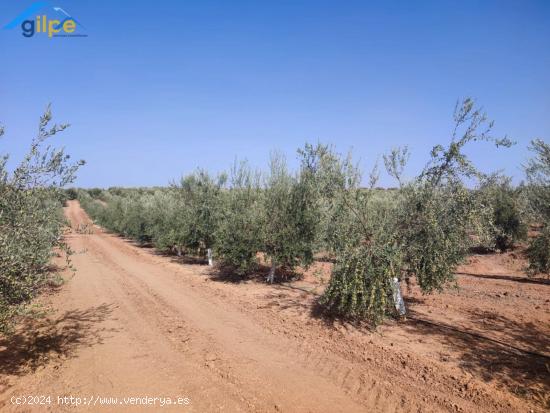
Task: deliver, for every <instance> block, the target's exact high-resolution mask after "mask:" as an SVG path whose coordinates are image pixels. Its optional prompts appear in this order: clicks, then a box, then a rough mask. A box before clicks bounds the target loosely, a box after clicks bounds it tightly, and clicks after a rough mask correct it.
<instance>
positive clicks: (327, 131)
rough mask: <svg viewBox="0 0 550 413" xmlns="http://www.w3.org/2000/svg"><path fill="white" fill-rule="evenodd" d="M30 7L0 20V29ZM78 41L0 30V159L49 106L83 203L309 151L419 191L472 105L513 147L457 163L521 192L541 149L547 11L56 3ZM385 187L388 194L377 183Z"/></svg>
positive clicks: (515, 5) (480, 149) (484, 5)
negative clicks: (354, 161)
mask: <svg viewBox="0 0 550 413" xmlns="http://www.w3.org/2000/svg"><path fill="white" fill-rule="evenodd" d="M32 3H33V2H32V1H26V0H25V1H20V0H18V1H15V0H12V1H10V0H4V1H2V2H1V3H0V27H3V26H4V25H5V24H7V23H9V22H10V21H11V20H12V19H13V18H14V17H16V16H17V15H18V14H19V13H21V12H22V11H23V10H24V9H25V8H26V7H28V6H30V5H31V4H32ZM50 3H51V5H52V6H59V7H62V8H63V9H64V10H66V11H67V12H68V13H70V14H71V15H72V16H74V17H75V18H76V19H77V20H78V21H79V22H80V23H82V24H83V25H84V26H85V29H86V30H85V31H86V33H87V34H88V37H86V38H53V39H48V38H47V37H45V36H33V37H31V38H26V37H23V36H22V35H21V30H20V28H16V29H13V30H1V29H0V53H1V63H0V122H1V123H2V124H4V125H5V127H6V136H5V137H4V138H3V139H2V141H0V152H10V153H11V154H12V156H13V157H14V158H15V159H17V158H19V157H20V156H21V155H22V153H23V150H24V149H25V148H26V147H27V146H28V143H29V141H30V139H31V137H32V136H33V134H34V133H35V131H36V125H37V119H38V117H39V115H40V113H41V112H42V110H43V108H44V107H45V105H46V104H47V103H48V102H52V105H53V111H54V115H55V119H56V120H58V121H69V122H70V123H71V124H72V126H71V128H70V129H69V130H68V131H66V132H65V133H64V134H63V137H60V138H59V139H58V144H60V145H65V146H66V148H67V151H68V152H69V153H71V154H72V155H73V157H75V158H84V159H85V160H86V161H87V162H88V164H87V165H86V166H85V167H84V168H83V169H82V170H81V171H80V173H79V178H78V180H77V182H76V184H77V185H79V186H84V187H90V186H112V185H124V186H134V185H144V186H145V185H163V184H167V183H168V182H169V181H170V180H171V179H174V178H177V177H179V176H181V174H184V173H188V172H191V171H192V170H194V169H195V168H196V167H199V166H202V167H205V168H206V169H209V170H211V171H213V172H215V171H219V170H221V169H225V168H227V167H228V166H229V165H230V164H231V163H232V161H233V159H234V158H235V157H239V158H247V159H249V160H250V161H251V163H252V164H253V165H255V166H259V167H262V166H265V165H266V163H267V159H268V157H269V152H270V150H273V149H278V150H281V151H283V152H284V153H286V154H287V156H288V158H289V160H293V159H294V158H295V150H296V148H298V147H299V146H301V145H303V143H304V142H305V141H311V142H316V141H321V142H326V143H333V144H335V146H336V148H337V149H338V150H339V151H341V152H346V151H347V150H348V149H349V148H353V149H354V154H355V157H357V158H360V159H361V162H362V165H363V166H364V167H365V169H367V168H370V166H371V165H372V164H373V162H374V161H375V160H376V159H377V157H378V156H379V155H380V154H382V153H384V152H386V151H388V150H389V149H391V147H392V146H396V145H405V144H407V145H409V147H410V150H411V151H412V157H411V161H410V164H409V167H408V175H414V174H416V173H417V172H418V171H419V170H420V169H421V168H422V166H423V165H424V163H425V162H426V161H427V159H428V153H429V150H430V149H431V147H432V146H433V145H434V144H436V143H441V142H447V141H448V140H449V132H450V130H451V127H452V118H451V115H452V110H453V108H454V104H455V102H456V100H457V99H458V98H460V97H465V96H472V97H474V98H476V100H477V101H478V102H479V103H480V104H482V105H483V106H484V108H485V109H486V111H487V112H488V114H489V116H490V117H491V118H493V119H495V121H496V126H495V132H496V133H497V134H508V135H509V136H510V137H511V138H513V139H514V140H516V141H517V142H518V144H517V145H516V146H515V147H513V148H511V149H507V150H506V149H503V150H498V151H495V150H493V149H492V147H489V146H487V145H479V146H475V147H474V150H472V151H470V153H471V154H472V158H473V159H474V161H475V162H476V163H477V164H478V165H479V166H480V167H481V168H482V169H483V170H485V171H489V170H493V169H504V170H505V172H506V173H507V174H509V175H513V176H514V177H515V179H516V182H518V181H519V180H520V179H521V177H522V172H521V169H520V164H521V163H522V162H524V161H525V159H526V157H527V156H528V153H527V150H526V147H527V145H528V142H529V140H530V139H532V138H535V137H539V138H542V139H544V140H546V141H549V140H550V1H547V0H543V1H528V0H521V1H520V0H518V1H500V0H499V1H452V2H451V1H433V2H432V1H380V2H367V1H358V2H351V1H331V2H327V1H320V0H313V1H282V0H277V1H209V0H201V1H165V0H157V1H138V0H134V1H107V0H94V1H83V0H59V1H57V0H55V1H51V2H50ZM381 184H382V185H391V184H392V182H391V181H390V179H389V178H386V177H383V178H382V182H381Z"/></svg>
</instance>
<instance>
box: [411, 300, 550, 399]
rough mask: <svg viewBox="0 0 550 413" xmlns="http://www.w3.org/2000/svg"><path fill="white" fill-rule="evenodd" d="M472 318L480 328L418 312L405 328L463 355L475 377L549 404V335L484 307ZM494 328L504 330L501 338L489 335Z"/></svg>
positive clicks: (463, 363)
mask: <svg viewBox="0 0 550 413" xmlns="http://www.w3.org/2000/svg"><path fill="white" fill-rule="evenodd" d="M470 316H471V319H472V321H473V322H474V323H477V325H479V326H480V328H479V329H476V331H470V330H468V329H466V328H462V327H455V326H452V325H447V324H445V323H441V322H436V321H431V320H427V319H425V318H423V316H420V315H418V316H417V315H416V314H415V313H414V312H412V313H411V314H410V317H409V318H408V320H407V321H406V322H404V323H403V328H404V329H405V330H406V331H409V332H411V333H414V334H421V335H424V336H431V337H433V338H435V339H436V340H437V341H439V342H441V343H443V344H444V345H445V346H446V347H448V348H450V349H452V350H451V352H452V353H458V362H459V365H460V367H461V368H462V369H463V370H465V371H467V372H469V373H471V374H472V375H474V376H475V377H479V378H481V379H482V380H484V381H486V382H495V383H497V384H498V385H499V386H503V387H506V388H507V389H508V391H510V392H512V393H515V394H517V395H518V396H520V397H523V398H527V399H530V400H533V401H535V402H537V403H539V404H541V405H543V406H545V407H550V397H549V395H550V354H549V352H548V349H550V337H548V336H547V335H546V334H545V333H544V332H543V331H542V329H541V327H540V326H537V325H535V324H534V323H530V322H529V323H521V322H518V321H515V320H511V319H508V318H506V317H504V316H501V315H497V314H493V313H490V312H486V311H480V310H471V311H470ZM491 330H492V331H494V332H498V333H500V335H499V338H498V339H496V338H492V337H490V334H491ZM500 336H502V337H504V338H500Z"/></svg>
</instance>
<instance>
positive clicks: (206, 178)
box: [173, 170, 227, 265]
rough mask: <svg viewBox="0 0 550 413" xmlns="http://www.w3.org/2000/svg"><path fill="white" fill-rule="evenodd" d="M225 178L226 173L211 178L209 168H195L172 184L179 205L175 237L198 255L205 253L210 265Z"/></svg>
mask: <svg viewBox="0 0 550 413" xmlns="http://www.w3.org/2000/svg"><path fill="white" fill-rule="evenodd" d="M226 180H227V176H226V175H225V174H221V175H219V176H218V177H216V178H213V177H211V176H210V175H209V174H208V172H206V171H204V170H198V171H197V172H195V173H194V174H191V175H188V176H186V177H184V178H182V179H181V181H180V183H179V184H178V185H173V188H174V189H176V194H177V196H178V198H179V201H180V202H181V206H182V209H181V210H180V211H178V215H177V223H178V226H177V228H178V237H177V238H178V239H177V241H178V242H180V243H181V245H183V246H184V247H185V248H187V249H190V250H194V251H196V252H198V253H199V255H206V256H207V257H208V261H209V264H210V265H212V263H213V262H212V248H213V246H214V244H215V234H216V231H217V226H218V223H219V216H220V207H221V205H222V204H221V196H222V188H223V186H224V184H225V182H226Z"/></svg>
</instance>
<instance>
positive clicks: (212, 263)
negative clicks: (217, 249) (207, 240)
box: [206, 248, 214, 267]
mask: <svg viewBox="0 0 550 413" xmlns="http://www.w3.org/2000/svg"><path fill="white" fill-rule="evenodd" d="M206 254H207V256H208V265H209V266H210V267H212V266H213V265H214V260H213V259H212V248H208V249H207V250H206Z"/></svg>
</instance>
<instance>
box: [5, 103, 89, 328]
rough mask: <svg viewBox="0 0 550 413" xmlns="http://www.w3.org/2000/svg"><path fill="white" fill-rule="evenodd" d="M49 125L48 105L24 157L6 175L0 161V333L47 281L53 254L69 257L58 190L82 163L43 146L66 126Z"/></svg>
mask: <svg viewBox="0 0 550 413" xmlns="http://www.w3.org/2000/svg"><path fill="white" fill-rule="evenodd" d="M51 120H52V113H51V109H50V106H48V107H47V109H46V111H45V112H44V114H43V115H42V116H41V117H40V122H39V126H38V134H37V136H36V137H35V138H34V139H33V140H32V142H31V146H30V149H29V151H28V153H27V155H26V156H25V157H24V158H23V160H22V161H21V162H20V163H19V165H17V166H16V167H15V169H14V170H13V172H12V173H10V172H9V171H8V169H7V161H8V155H4V156H3V157H1V158H0V331H4V332H5V331H6V330H7V329H8V328H9V324H10V320H11V319H12V317H13V316H14V315H15V314H17V313H18V312H19V311H20V310H21V309H22V308H24V305H25V303H27V302H28V301H29V300H31V299H32V297H33V296H34V295H35V294H36V293H37V291H38V290H39V289H40V287H41V286H42V285H43V284H44V283H45V282H46V281H47V280H48V279H49V277H50V275H51V274H50V272H49V271H48V267H49V264H50V259H51V257H52V254H53V250H54V249H56V248H57V249H63V250H65V251H66V252H67V253H68V252H69V249H68V247H67V245H66V244H65V242H64V240H63V237H62V233H63V227H64V225H65V219H64V217H63V214H62V211H61V206H62V202H63V201H64V199H65V194H64V191H62V188H63V187H64V186H65V185H67V184H69V183H71V182H73V180H74V178H75V174H76V171H77V170H78V168H79V167H80V166H81V165H83V164H84V162H83V161H78V162H76V163H72V162H71V161H70V157H69V155H67V154H65V152H64V150H63V149H55V148H53V147H51V146H45V142H46V141H47V140H49V139H51V138H53V137H54V136H55V135H57V134H58V133H59V132H62V131H63V130H65V129H66V128H67V127H68V126H69V125H67V124H61V125H58V124H53V125H51ZM3 134H4V129H3V128H1V127H0V136H2V135H3Z"/></svg>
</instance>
